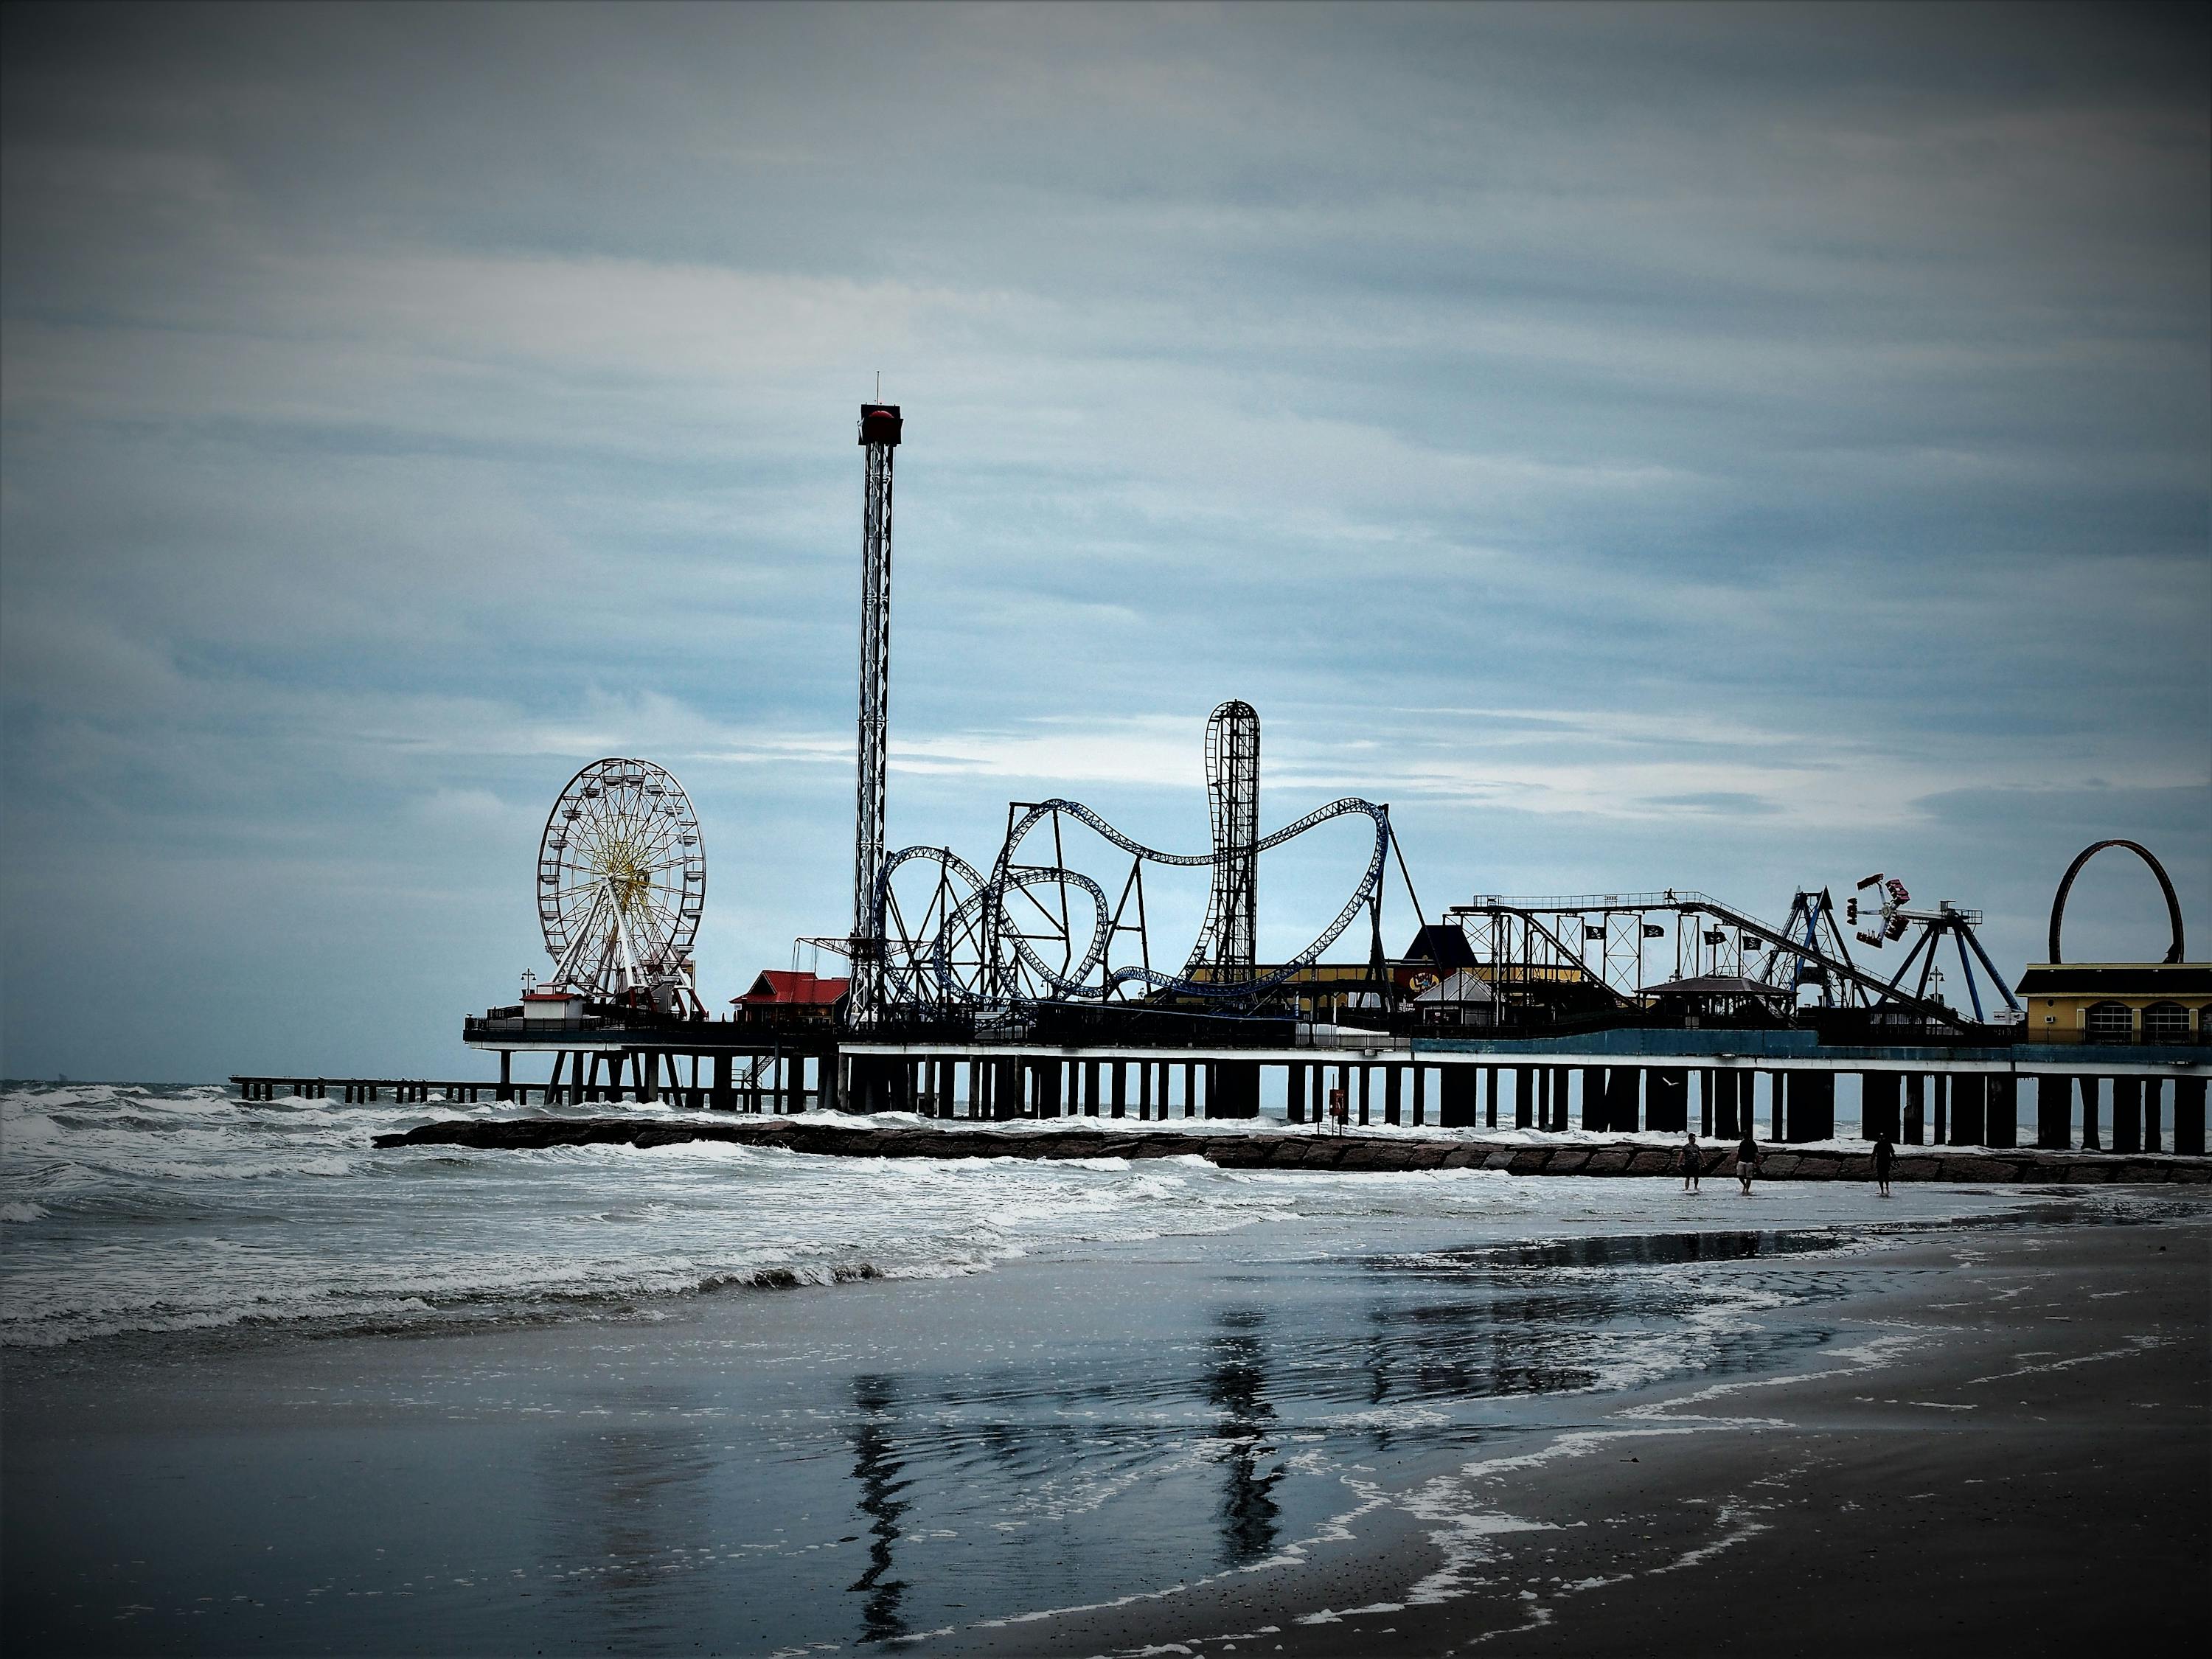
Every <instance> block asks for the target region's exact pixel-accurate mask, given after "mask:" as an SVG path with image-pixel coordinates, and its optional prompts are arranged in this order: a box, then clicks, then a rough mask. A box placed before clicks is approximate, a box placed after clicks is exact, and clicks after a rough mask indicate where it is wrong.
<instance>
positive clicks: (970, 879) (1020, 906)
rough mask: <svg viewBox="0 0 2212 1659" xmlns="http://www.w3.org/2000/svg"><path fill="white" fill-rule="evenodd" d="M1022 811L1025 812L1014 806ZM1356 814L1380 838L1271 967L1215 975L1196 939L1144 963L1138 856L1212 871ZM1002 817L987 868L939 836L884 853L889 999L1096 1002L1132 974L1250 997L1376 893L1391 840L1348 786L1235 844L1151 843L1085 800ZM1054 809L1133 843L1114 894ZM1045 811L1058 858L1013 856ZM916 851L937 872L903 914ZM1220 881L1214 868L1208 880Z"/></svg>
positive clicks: (918, 1005) (925, 1006)
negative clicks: (1120, 954)
mask: <svg viewBox="0 0 2212 1659" xmlns="http://www.w3.org/2000/svg"><path fill="white" fill-rule="evenodd" d="M1017 812H1018V813H1019V814H1020V816H1019V817H1013V814H1014V813H1017ZM1354 815H1364V817H1367V818H1368V819H1370V821H1371V822H1372V823H1373V824H1374V826H1375V842H1374V846H1373V848H1372V849H1371V851H1370V854H1369V856H1368V859H1367V863H1366V867H1365V869H1364V871H1363V872H1361V875H1360V878H1359V881H1358V884H1356V885H1355V886H1354V888H1353V890H1352V893H1351V896H1349V897H1347V898H1346V900H1345V902H1344V903H1343V905H1342V906H1341V908H1339V910H1338V911H1337V913H1336V915H1335V916H1334V919H1333V920H1332V921H1330V922H1329V924H1328V927H1324V928H1323V929H1322V932H1321V933H1319V934H1318V935H1317V936H1316V938H1315V939H1314V940H1313V941H1312V942H1311V943H1310V944H1309V945H1307V946H1306V947H1305V948H1304V950H1302V951H1299V952H1298V953H1297V955H1296V956H1294V957H1291V959H1290V960H1289V961H1287V962H1285V963H1281V964H1280V965H1279V966H1277V967H1274V968H1273V969H1270V970H1269V971H1268V972H1267V973H1266V974H1260V973H1258V972H1256V970H1249V971H1247V972H1246V973H1245V974H1244V975H1243V976H1242V977H1241V978H1238V979H1235V980H1222V979H1218V978H1216V977H1215V976H1214V973H1213V969H1212V967H1211V966H1210V965H1209V964H1208V963H1206V961H1204V960H1201V959H1200V958H1201V955H1202V953H1200V952H1198V951H1194V952H1193V953H1192V958H1191V961H1190V962H1187V963H1186V966H1185V969H1184V971H1182V973H1180V974H1171V973H1164V972H1162V971H1160V970H1158V969H1155V968H1153V967H1152V951H1151V945H1150V941H1149V937H1148V934H1147V932H1146V920H1145V910H1144V870H1145V866H1146V865H1148V864H1149V865H1160V866H1174V867H1181V868H1186V869H1191V868H1211V869H1213V870H1215V871H1217V872H1218V870H1219V868H1220V867H1221V866H1223V865H1225V864H1228V863H1231V862H1233V861H1237V860H1245V861H1254V862H1255V861H1256V860H1257V859H1258V857H1259V855H1260V854H1262V853H1265V852H1267V850H1269V849H1270V848H1275V847H1279V846H1281V845H1282V844H1283V843H1284V842H1289V841H1292V840H1295V839H1296V838H1297V837H1298V836H1302V835H1304V834H1305V833H1306V832H1307V831H1308V830H1310V829H1314V828H1316V826H1318V825H1320V824H1322V823H1328V822H1330V821H1331V820H1333V819H1335V818H1340V817H1350V816H1354ZM1009 817H1010V820H1011V822H1010V823H1009V827H1008V829H1007V833H1006V841H1005V842H1004V843H1003V844H1002V845H1001V847H1000V851H999V855H998V858H997V859H996V860H995V861H994V863H993V865H992V867H991V872H990V874H989V875H988V876H985V875H983V874H982V873H981V872H979V871H977V870H976V869H975V867H974V866H972V865H969V863H967V862H966V861H965V860H963V859H961V858H960V857H959V856H958V855H957V854H955V853H953V852H952V851H951V849H950V848H942V847H909V848H905V849H903V850H902V851H901V852H899V853H896V854H893V855H892V856H891V857H890V859H889V860H886V863H885V866H884V874H883V878H882V880H881V883H880V884H879V887H878V900H877V906H876V915H877V925H878V927H880V928H881V930H882V938H883V939H884V956H883V963H884V977H883V986H884V1006H886V1007H887V1008H888V1007H890V1006H894V1005H896V1006H900V1007H902V1008H905V1009H908V1010H911V1011H913V1012H916V1013H919V1014H927V1013H933V1012H955V1011H970V1012H972V1011H988V1010H1000V1009H1007V1008H1013V1007H1018V1006H1024V1005H1026V1004H1034V1003H1039V1002H1048V1001H1064V1002H1083V1003H1098V1004H1103V1003H1106V1002H1109V1001H1112V1000H1115V999H1116V998H1118V997H1121V996H1123V995H1125V994H1127V992H1128V991H1129V990H1130V989H1131V988H1132V987H1141V989H1140V993H1139V994H1155V995H1157V994H1170V995H1176V996H1187V997H1192V998H1195V999H1199V1000H1203V1001H1206V1002H1210V1003H1215V1004H1221V1005H1227V1006H1234V1005H1237V1004H1240V1003H1241V1004H1249V1003H1252V1002H1255V1001H1257V1000H1260V999H1261V998H1262V997H1264V996H1265V995H1266V994H1267V993H1268V992H1270V991H1272V990H1273V989H1275V988H1276V987H1279V986H1281V985H1283V984H1285V983H1286V982H1287V981H1290V980H1291V978H1293V977H1294V976H1295V975H1297V974H1298V973H1299V972H1300V971H1301V970H1302V969H1305V968H1307V967H1309V966H1310V965H1311V964H1312V963H1314V962H1316V960H1318V959H1319V957H1320V956H1321V954H1322V951H1326V950H1328V948H1329V946H1330V945H1334V943H1335V942H1336V941H1337V940H1338V939H1340V938H1341V937H1342V936H1343V934H1344V931H1345V929H1346V928H1347V927H1350V926H1351V925H1352V919H1353V918H1354V917H1355V916H1357V915H1358V914H1359V912H1360V911H1361V910H1363V909H1369V908H1373V907H1374V906H1376V904H1377V903H1378V902H1379V900H1380V896H1381V892H1382V885H1383V872H1384V866H1385V864H1386V862H1387V860H1388V858H1389V851H1390V848H1391V846H1392V844H1393V843H1392V839H1391V829H1390V809H1389V807H1388V806H1387V805H1380V804H1378V803H1376V802H1374V801H1369V800H1362V799H1358V798H1356V797H1352V796H1346V797H1345V798H1344V799H1340V800H1334V801H1331V802H1330V803H1328V805H1326V806H1321V807H1317V808H1316V809H1315V810H1314V811H1311V812H1309V813H1307V814H1306V815H1305V816H1304V817H1302V818H1299V819H1297V821H1296V822H1294V823H1288V824H1285V825H1284V826H1283V827H1282V828H1281V829H1277V830H1275V831H1274V832H1273V834H1271V835H1267V836H1256V837H1255V838H1254V839H1252V840H1251V841H1249V842H1246V843H1245V844H1244V845H1243V846H1216V847H1215V848H1213V849H1212V850H1211V851H1209V852H1205V853H1170V852H1164V851H1163V850H1161V849H1160V848H1154V847H1147V846H1146V845H1145V844H1144V843H1143V842H1139V841H1137V840H1136V839H1134V838H1133V837H1132V836H1127V835H1125V834H1123V833H1122V832H1121V830H1120V829H1116V828H1115V826H1114V825H1113V824H1111V823H1108V822H1107V821H1106V819H1104V818H1103V817H1100V816H1099V815H1098V814H1097V812H1095V811H1092V810H1091V808H1090V807H1088V806H1086V805H1084V804H1083V803H1082V802H1080V801H1074V800H1066V799H1053V800H1046V801H1038V802H1036V803H1033V804H1024V803H1016V804H1015V805H1014V806H1013V808H1012V809H1011V811H1010V813H1009ZM1063 818H1065V819H1069V820H1073V822H1075V823H1079V824H1081V825H1083V826H1084V827H1085V829H1090V830H1091V832H1092V833H1094V834H1095V835H1097V836H1099V837H1100V838H1101V839H1102V840H1103V841H1105V842H1108V843H1109V845H1111V846H1113V847H1115V848H1119V849H1120V850H1121V852H1124V853H1126V854H1128V855H1129V859H1130V864H1129V871H1128V874H1127V878H1125V879H1124V880H1123V881H1122V883H1121V889H1120V892H1119V896H1117V897H1116V898H1115V899H1113V900H1110V901H1109V899H1108V897H1107V895H1106V890H1105V889H1104V888H1103V887H1102V886H1101V885H1100V884H1098V883H1097V882H1096V881H1094V880H1092V879H1091V878H1090V877H1089V876H1087V875H1085V874H1083V873H1082V872H1079V871H1076V870H1072V869H1070V868H1068V867H1067V866H1066V863H1065V861H1064V854H1063V853H1062V852H1061V851H1060V843H1061V839H1062V838H1061V834H1060V822H1061V820H1062V819H1063ZM1044 823H1050V825H1051V828H1052V836H1053V841H1054V858H1053V861H1052V862H1051V863H1049V864H1044V863H1039V864H1024V863H1020V862H1018V855H1019V854H1020V852H1021V849H1022V847H1023V844H1024V842H1026V841H1027V840H1028V839H1029V838H1030V836H1031V834H1032V833H1033V832H1035V831H1036V829H1037V828H1038V826H1039V825H1041V824H1044ZM916 863H923V864H929V865H933V866H936V870H937V875H936V878H935V881H934V884H933V887H932V889H931V891H930V892H929V894H928V896H927V897H926V898H925V899H924V900H923V901H922V903H921V906H920V907H918V908H917V909H916V911H915V915H913V916H912V917H908V915H907V914H906V907H904V906H902V904H901V903H900V902H899V900H898V897H897V896H896V891H895V890H894V886H893V878H895V877H896V875H897V873H898V872H899V871H900V870H901V869H902V868H904V867H906V866H909V865H913V864H916ZM1220 886H1221V884H1220V883H1219V881H1218V879H1217V881H1216V883H1215V890H1217V891H1218V890H1220ZM1073 894H1080V895H1081V896H1082V900H1083V901H1084V902H1085V903H1086V904H1087V905H1088V907H1089V908H1090V910H1091V916H1092V921H1091V927H1090V928H1089V930H1088V932H1087V934H1086V933H1083V932H1082V931H1080V930H1079V929H1078V928H1077V927H1076V925H1075V913H1074V906H1073V902H1071V896H1072V895H1073ZM1127 934H1133V935H1134V936H1135V948H1136V950H1137V951H1138V953H1139V960H1138V961H1136V962H1133V963H1122V964H1121V965H1119V966H1117V965H1115V962H1114V960H1113V954H1114V947H1115V944H1116V943H1117V942H1118V941H1120V940H1121V938H1122V937H1123V936H1124V935H1127ZM1202 937H1203V936H1202ZM1041 946H1042V948H1040V947H1041ZM1054 958H1056V960H1054ZM1193 963H1195V964H1196V965H1195V966H1194V965H1193Z"/></svg>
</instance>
